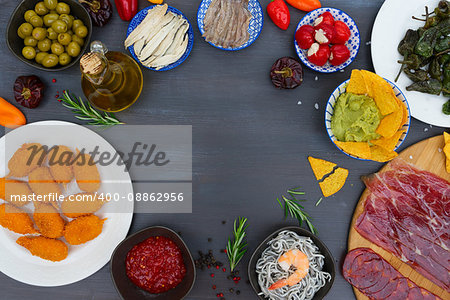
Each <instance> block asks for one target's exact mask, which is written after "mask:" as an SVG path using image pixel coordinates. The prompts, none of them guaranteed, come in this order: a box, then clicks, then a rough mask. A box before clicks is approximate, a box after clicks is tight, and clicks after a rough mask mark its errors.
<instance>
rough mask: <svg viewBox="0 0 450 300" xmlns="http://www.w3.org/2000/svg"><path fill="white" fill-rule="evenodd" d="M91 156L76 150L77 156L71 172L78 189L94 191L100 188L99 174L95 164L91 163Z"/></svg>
mask: <svg viewBox="0 0 450 300" xmlns="http://www.w3.org/2000/svg"><path fill="white" fill-rule="evenodd" d="M90 160H91V156H90V155H89V154H86V153H81V152H79V151H78V150H77V158H76V161H75V162H74V164H73V173H74V175H75V180H76V181H77V184H78V187H79V188H80V190H82V191H84V192H88V193H93V192H96V191H97V190H98V189H99V188H100V183H101V181H100V174H99V173H98V169H97V166H96V165H95V164H94V163H92V162H91V161H90Z"/></svg>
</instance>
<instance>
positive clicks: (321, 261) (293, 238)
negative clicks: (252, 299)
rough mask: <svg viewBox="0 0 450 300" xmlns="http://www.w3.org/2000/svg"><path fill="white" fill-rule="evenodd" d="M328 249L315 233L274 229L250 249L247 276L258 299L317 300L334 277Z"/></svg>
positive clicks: (291, 227) (330, 285)
mask: <svg viewBox="0 0 450 300" xmlns="http://www.w3.org/2000/svg"><path fill="white" fill-rule="evenodd" d="M335 269H336V266H335V263H334V258H333V256H332V254H331V252H330V250H329V249H328V248H327V246H325V244H324V243H323V242H322V241H321V240H320V239H319V238H318V237H317V236H316V235H314V234H312V233H311V232H309V231H308V230H306V229H303V228H301V227H297V226H289V227H284V228H281V229H278V230H276V231H275V232H273V233H271V234H270V235H269V236H267V237H266V238H265V239H264V240H263V241H262V242H261V244H260V245H259V246H258V248H256V250H255V252H253V255H252V257H251V258H250V262H249V264H248V278H249V279H250V284H251V286H252V287H253V290H254V291H255V293H256V294H257V296H258V298H259V299H262V300H263V299H264V300H265V299H269V297H270V299H312V300H320V299H323V298H324V297H325V295H326V294H328V292H329V291H330V289H331V287H332V286H333V283H334V278H335V277H336V270H335Z"/></svg>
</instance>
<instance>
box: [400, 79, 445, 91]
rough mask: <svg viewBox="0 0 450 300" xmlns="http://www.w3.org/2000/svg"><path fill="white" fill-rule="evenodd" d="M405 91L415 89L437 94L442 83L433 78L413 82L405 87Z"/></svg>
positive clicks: (440, 89)
mask: <svg viewBox="0 0 450 300" xmlns="http://www.w3.org/2000/svg"><path fill="white" fill-rule="evenodd" d="M406 90H407V91H417V92H422V93H427V94H432V95H439V94H440V93H441V91H442V83H441V82H440V81H439V80H437V79H434V78H431V79H430V80H426V81H419V82H414V83H413V84H411V85H410V86H407V87H406Z"/></svg>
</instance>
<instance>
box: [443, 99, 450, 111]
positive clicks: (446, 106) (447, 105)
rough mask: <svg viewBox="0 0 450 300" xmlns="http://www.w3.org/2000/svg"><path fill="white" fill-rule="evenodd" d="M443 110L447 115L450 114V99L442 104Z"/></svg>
mask: <svg viewBox="0 0 450 300" xmlns="http://www.w3.org/2000/svg"><path fill="white" fill-rule="evenodd" d="M442 112H443V113H444V114H446V115H450V100H447V102H445V103H444V104H443V105H442Z"/></svg>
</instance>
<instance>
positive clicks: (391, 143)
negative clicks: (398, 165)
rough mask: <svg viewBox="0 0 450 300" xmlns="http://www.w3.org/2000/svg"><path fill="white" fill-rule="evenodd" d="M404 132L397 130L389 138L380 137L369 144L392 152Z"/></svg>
mask: <svg viewBox="0 0 450 300" xmlns="http://www.w3.org/2000/svg"><path fill="white" fill-rule="evenodd" d="M405 131H406V130H399V131H397V132H396V133H394V135H393V136H392V137H390V138H385V137H381V138H379V139H377V140H371V141H370V142H371V143H372V144H374V145H377V146H380V147H382V148H384V149H385V150H387V151H389V152H390V151H394V149H395V146H397V143H398V141H399V140H400V138H401V136H402V134H403V133H404V132H405Z"/></svg>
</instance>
